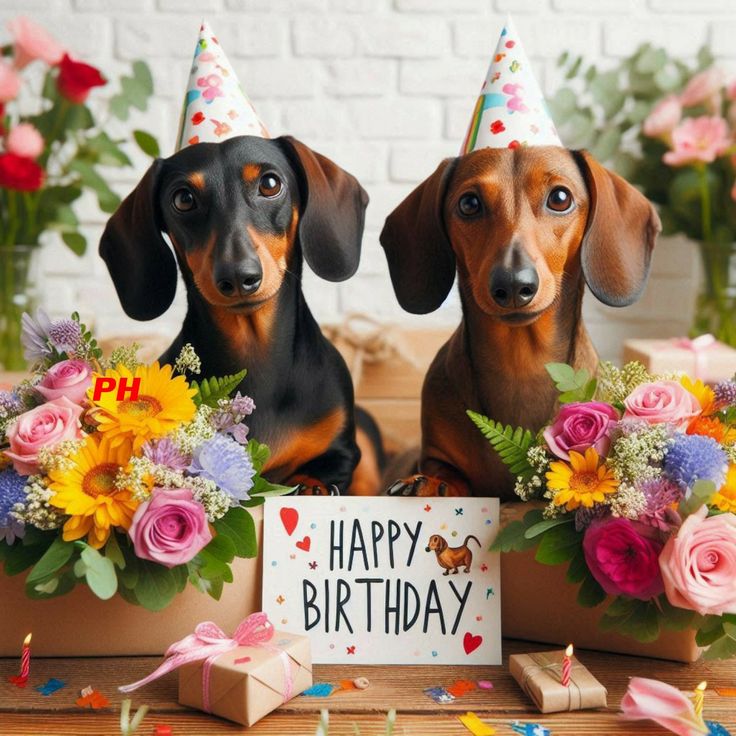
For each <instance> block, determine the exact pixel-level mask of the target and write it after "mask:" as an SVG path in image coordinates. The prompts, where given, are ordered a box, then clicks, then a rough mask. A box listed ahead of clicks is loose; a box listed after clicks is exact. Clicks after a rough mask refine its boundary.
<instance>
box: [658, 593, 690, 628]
mask: <svg viewBox="0 0 736 736" xmlns="http://www.w3.org/2000/svg"><path fill="white" fill-rule="evenodd" d="M659 605H660V608H661V609H662V624H663V625H664V626H665V627H667V628H668V629H672V630H673V631H684V630H685V629H691V628H693V622H694V621H695V617H696V615H697V614H696V613H695V611H688V610H687V609H685V608H677V607H676V606H673V605H672V604H671V603H670V602H669V601H668V600H667V596H665V595H661V596H659Z"/></svg>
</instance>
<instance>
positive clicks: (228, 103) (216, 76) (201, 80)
mask: <svg viewBox="0 0 736 736" xmlns="http://www.w3.org/2000/svg"><path fill="white" fill-rule="evenodd" d="M238 135H256V136H259V137H260V138H268V137H269V135H268V131H267V130H266V128H265V127H264V126H263V123H262V122H261V121H260V120H259V118H258V115H257V114H256V111H255V108H254V107H253V104H252V103H251V101H250V100H249V99H248V97H247V96H246V95H245V93H244V92H243V90H242V88H241V86H240V82H238V77H237V76H236V74H235V70H234V69H233V68H232V65H231V64H230V62H229V61H228V58H227V56H225V52H224V51H223V50H222V46H220V42H219V41H218V40H217V37H216V36H215V34H214V33H212V29H211V28H210V27H209V25H208V24H207V23H205V22H203V23H202V26H201V28H200V29H199V38H198V39H197V47H196V49H195V50H194V60H193V61H192V70H191V72H190V74H189V82H188V84H187V93H186V96H185V97H184V106H183V109H182V112H181V119H180V121H179V133H178V135H177V137H176V150H177V151H180V150H181V149H182V148H185V147H186V146H191V145H193V144H195V143H220V142H221V141H224V140H227V139H228V138H234V137H235V136H238Z"/></svg>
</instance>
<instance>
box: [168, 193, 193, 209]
mask: <svg viewBox="0 0 736 736" xmlns="http://www.w3.org/2000/svg"><path fill="white" fill-rule="evenodd" d="M172 202H173V204H174V208H175V209H177V210H179V212H190V211H191V210H193V209H195V208H196V207H197V201H196V200H195V199H194V195H193V194H192V193H191V192H190V191H189V190H188V189H177V190H176V191H175V192H174V197H173V199H172Z"/></svg>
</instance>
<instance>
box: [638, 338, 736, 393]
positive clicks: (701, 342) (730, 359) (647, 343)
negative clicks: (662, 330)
mask: <svg viewBox="0 0 736 736" xmlns="http://www.w3.org/2000/svg"><path fill="white" fill-rule="evenodd" d="M633 360H636V361H638V362H639V363H641V364H642V365H643V366H644V367H645V368H646V369H647V370H648V371H649V372H650V373H669V372H671V371H683V372H684V373H687V374H688V375H689V376H690V377H691V378H699V379H700V380H701V381H703V383H711V384H713V383H718V382H719V381H725V380H727V379H729V378H733V375H734V373H736V350H734V349H733V348H732V347H729V346H728V345H725V344H724V343H722V342H718V340H716V339H715V337H713V335H700V336H699V337H696V338H693V339H692V340H690V339H689V338H686V337H676V338H672V339H671V340H627V341H626V342H625V343H624V363H630V362H631V361H633Z"/></svg>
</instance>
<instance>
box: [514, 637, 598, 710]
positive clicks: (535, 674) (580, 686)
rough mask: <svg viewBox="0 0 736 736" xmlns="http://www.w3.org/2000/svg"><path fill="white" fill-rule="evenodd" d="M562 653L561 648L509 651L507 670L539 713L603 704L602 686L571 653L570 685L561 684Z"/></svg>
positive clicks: (579, 708)
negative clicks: (520, 652)
mask: <svg viewBox="0 0 736 736" xmlns="http://www.w3.org/2000/svg"><path fill="white" fill-rule="evenodd" d="M563 656H564V652H562V651H559V652H538V653H536V654H512V655H511V656H510V657H509V670H510V672H511V676H512V677H513V678H514V679H515V680H516V682H518V683H519V686H520V687H521V689H522V690H523V691H524V692H525V693H526V694H527V695H528V696H529V697H530V698H531V699H532V701H533V702H534V705H536V706H537V708H538V709H539V711H540V712H541V713H558V712H560V711H570V710H585V709H587V708H605V707H606V695H607V694H608V693H607V691H606V688H605V687H603V685H601V683H600V682H598V680H596V678H595V677H593V675H592V674H591V672H590V671H589V670H588V669H587V668H586V667H585V666H584V665H582V664H580V662H578V661H577V659H575V657H574V656H573V657H571V661H572V670H571V674H570V685H569V686H565V685H563V684H562V678H561V673H562V658H563Z"/></svg>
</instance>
